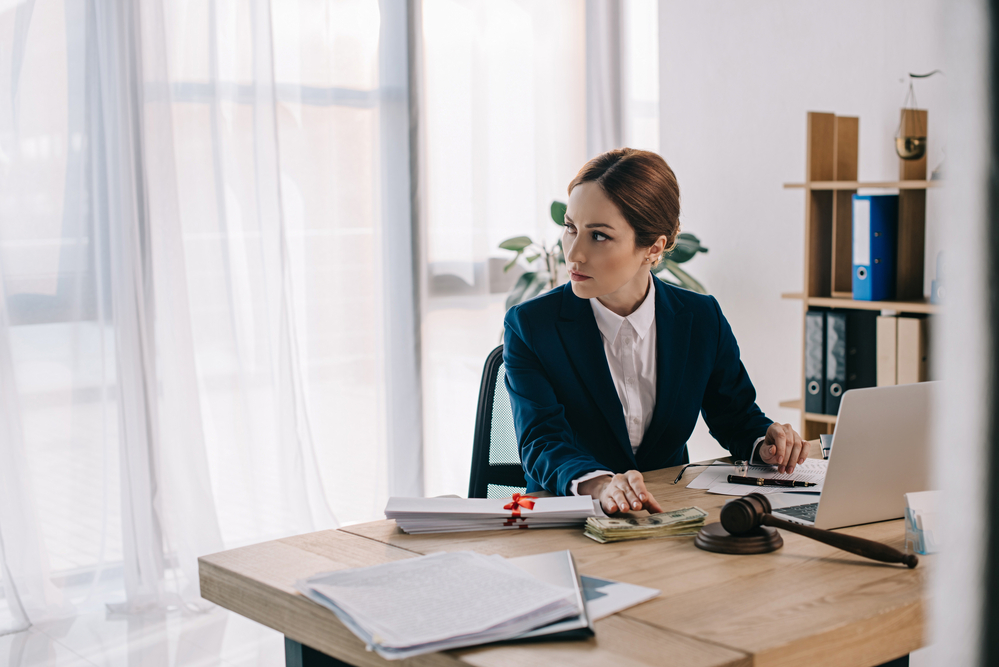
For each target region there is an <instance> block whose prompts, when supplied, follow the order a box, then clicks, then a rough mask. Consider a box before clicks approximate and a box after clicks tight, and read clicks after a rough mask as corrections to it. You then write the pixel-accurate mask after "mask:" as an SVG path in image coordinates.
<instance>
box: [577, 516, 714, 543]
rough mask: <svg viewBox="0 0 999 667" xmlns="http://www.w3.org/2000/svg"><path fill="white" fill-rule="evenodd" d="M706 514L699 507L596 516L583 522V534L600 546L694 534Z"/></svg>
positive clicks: (699, 527) (701, 524)
mask: <svg viewBox="0 0 999 667" xmlns="http://www.w3.org/2000/svg"><path fill="white" fill-rule="evenodd" d="M707 516H708V513H707V512H705V511H704V510H702V509H701V508H700V507H684V508H683V509H678V510H674V511H672V512H662V513H660V514H650V515H649V516H641V517H633V516H623V517H596V516H591V517H589V518H588V519H586V530H585V535H586V536H587V537H589V538H590V539H593V540H596V541H597V542H600V543H601V544H606V543H607V542H620V541H621V540H643V539H645V538H648V537H679V536H681V535H696V534H697V531H699V530H700V529H701V527H702V526H703V525H704V519H706V518H707Z"/></svg>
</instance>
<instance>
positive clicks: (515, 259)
mask: <svg viewBox="0 0 999 667" xmlns="http://www.w3.org/2000/svg"><path fill="white" fill-rule="evenodd" d="M523 254H524V251H523V250H518V251H517V254H516V255H514V256H513V259H511V260H510V261H509V262H507V265H506V266H504V267H503V273H506V272H507V271H509V270H510V269H512V268H513V265H514V264H516V263H517V260H518V259H520V256H521V255H523Z"/></svg>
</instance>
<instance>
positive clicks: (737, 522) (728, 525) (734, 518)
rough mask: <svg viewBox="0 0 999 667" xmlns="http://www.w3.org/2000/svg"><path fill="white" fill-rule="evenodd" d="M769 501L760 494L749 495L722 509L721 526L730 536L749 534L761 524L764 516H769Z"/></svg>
mask: <svg viewBox="0 0 999 667" xmlns="http://www.w3.org/2000/svg"><path fill="white" fill-rule="evenodd" d="M771 509H772V508H771V507H770V501H769V500H767V497H766V496H765V495H763V494H762V493H750V494H749V495H748V496H744V497H742V498H739V499H737V500H733V501H731V502H729V503H727V504H726V505H725V506H724V507H722V511H721V525H722V528H724V529H725V530H726V531H727V532H728V533H729V534H731V535H745V534H747V533H751V532H753V531H754V530H756V529H757V528H759V527H760V526H761V525H762V524H761V523H760V522H761V520H762V518H763V515H764V514H770V511H771Z"/></svg>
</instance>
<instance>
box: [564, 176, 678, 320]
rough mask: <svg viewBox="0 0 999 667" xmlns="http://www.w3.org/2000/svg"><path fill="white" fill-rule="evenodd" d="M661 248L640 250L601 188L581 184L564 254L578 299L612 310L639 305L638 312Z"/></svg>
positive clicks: (568, 217) (569, 215)
mask: <svg viewBox="0 0 999 667" xmlns="http://www.w3.org/2000/svg"><path fill="white" fill-rule="evenodd" d="M662 239H665V237H662ZM664 243H665V241H664ZM657 245H659V243H658V242H657ZM656 248H657V246H653V247H652V248H638V247H636V246H635V230H634V229H633V228H632V226H631V225H630V224H628V221H627V220H625V219H624V216H623V215H622V214H621V211H620V210H618V208H617V206H615V205H614V202H612V201H611V200H610V198H608V197H607V195H606V194H605V193H604V191H603V188H601V187H600V186H599V185H597V184H596V183H593V182H588V183H580V184H579V185H577V186H576V187H574V188H573V189H572V193H571V194H570V195H569V205H568V208H567V210H566V213H565V231H564V232H563V234H562V249H563V251H564V252H565V264H566V268H567V269H568V270H569V279H570V280H571V281H572V291H573V292H574V293H575V295H576V296H578V297H579V298H581V299H592V298H594V297H607V298H606V299H601V301H602V302H605V305H608V306H610V304H609V303H606V302H607V301H610V302H616V303H617V304H619V305H622V306H625V307H627V306H628V305H631V304H630V302H631V301H635V303H634V304H633V305H634V306H635V307H637V306H638V304H639V303H640V302H641V299H642V298H644V296H645V293H646V290H647V288H648V281H649V277H648V276H649V267H650V266H651V265H652V264H651V262H649V261H648V258H649V257H650V256H652V257H656V256H658V253H656V252H655V251H656ZM659 252H661V249H660V250H659Z"/></svg>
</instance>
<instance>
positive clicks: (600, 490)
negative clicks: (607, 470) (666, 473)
mask: <svg viewBox="0 0 999 667" xmlns="http://www.w3.org/2000/svg"><path fill="white" fill-rule="evenodd" d="M576 492H577V493H578V494H579V495H581V496H592V497H594V498H596V499H598V500H599V501H600V505H601V506H602V507H603V508H604V511H605V512H607V513H608V514H613V513H614V512H628V511H637V510H640V509H647V510H649V511H650V512H662V511H663V508H662V507H660V506H659V503H658V502H657V501H656V499H655V498H654V497H653V496H652V494H651V493H649V490H648V489H646V488H645V480H644V479H643V478H642V473H640V472H638V471H637V470H629V471H628V472H626V473H619V474H617V475H613V476H611V475H601V476H600V477H594V478H593V479H588V480H586V481H585V482H581V483H580V484H579V486H577V487H576Z"/></svg>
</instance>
